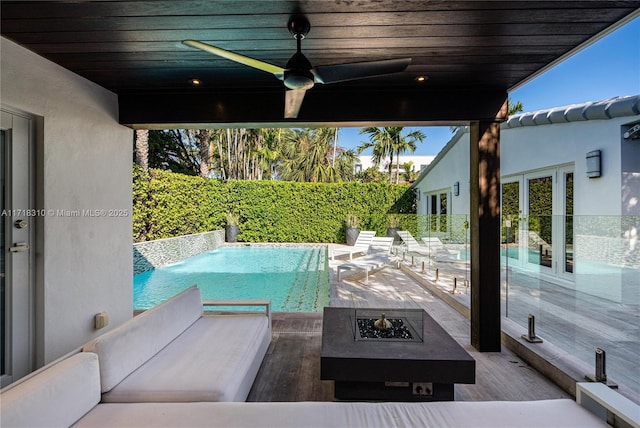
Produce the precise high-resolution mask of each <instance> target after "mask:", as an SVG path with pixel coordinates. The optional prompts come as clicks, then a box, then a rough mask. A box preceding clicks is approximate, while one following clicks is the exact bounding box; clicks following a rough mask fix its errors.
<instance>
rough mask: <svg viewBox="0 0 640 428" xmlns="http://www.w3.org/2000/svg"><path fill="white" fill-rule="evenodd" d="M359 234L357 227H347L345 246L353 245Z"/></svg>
mask: <svg viewBox="0 0 640 428" xmlns="http://www.w3.org/2000/svg"><path fill="white" fill-rule="evenodd" d="M359 234H360V228H359V227H347V245H352V246H353V245H355V244H356V240H357V239H358V235H359Z"/></svg>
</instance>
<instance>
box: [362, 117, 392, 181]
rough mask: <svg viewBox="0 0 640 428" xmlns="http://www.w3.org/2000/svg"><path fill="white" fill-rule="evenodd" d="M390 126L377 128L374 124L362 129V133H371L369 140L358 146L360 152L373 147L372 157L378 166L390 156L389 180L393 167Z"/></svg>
mask: <svg viewBox="0 0 640 428" xmlns="http://www.w3.org/2000/svg"><path fill="white" fill-rule="evenodd" d="M388 129H389V128H376V127H373V126H370V127H367V128H362V129H360V133H361V134H369V141H368V142H366V141H365V142H362V143H360V145H359V146H358V148H357V150H358V153H362V152H363V151H364V150H366V149H368V148H370V147H371V148H373V155H372V156H371V159H372V160H373V164H374V165H375V166H376V167H377V166H379V165H380V163H381V162H382V161H383V160H384V159H385V158H386V157H387V156H388V157H389V158H390V162H389V180H391V169H392V167H393V153H394V150H393V139H392V136H391V135H390V134H389V132H388Z"/></svg>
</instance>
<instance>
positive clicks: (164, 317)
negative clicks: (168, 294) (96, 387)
mask: <svg viewBox="0 0 640 428" xmlns="http://www.w3.org/2000/svg"><path fill="white" fill-rule="evenodd" d="M202 313H203V308H202V298H201V297H200V290H199V289H198V288H197V287H196V286H193V287H190V288H188V289H186V290H185V291H183V292H181V293H179V294H177V295H175V296H173V297H172V298H170V299H169V300H167V301H165V302H163V303H161V304H160V305H158V306H155V307H154V308H152V309H149V310H148V311H145V312H143V313H142V314H140V315H138V316H136V317H135V318H133V319H131V320H129V321H127V322H126V323H124V324H122V325H121V326H119V327H117V328H115V329H113V330H111V331H109V332H107V333H105V334H103V335H102V336H100V337H98V338H96V339H94V340H92V341H91V342H89V343H88V344H87V345H85V346H84V348H83V351H85V352H95V353H96V354H98V358H99V360H100V381H101V385H102V392H107V391H109V390H111V388H113V387H114V386H116V385H117V384H119V383H120V382H121V381H122V380H123V379H124V378H126V377H127V376H129V374H131V373H132V372H133V371H134V370H136V369H137V368H138V367H140V366H141V365H143V364H144V363H145V362H146V361H148V360H149V358H151V357H153V356H154V355H156V354H157V353H158V352H159V351H160V350H161V349H162V348H164V347H165V346H167V345H168V344H169V343H170V342H171V341H172V340H174V339H175V338H176V337H178V336H179V335H180V334H181V333H182V332H183V331H185V330H186V329H187V328H188V327H189V326H190V325H191V324H193V323H194V322H195V321H196V320H197V319H198V318H200V317H201V316H202Z"/></svg>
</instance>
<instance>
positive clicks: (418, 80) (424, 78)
mask: <svg viewBox="0 0 640 428" xmlns="http://www.w3.org/2000/svg"><path fill="white" fill-rule="evenodd" d="M427 79H428V77H427V76H418V77H416V82H424V81H426V80H427Z"/></svg>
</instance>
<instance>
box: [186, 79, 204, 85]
mask: <svg viewBox="0 0 640 428" xmlns="http://www.w3.org/2000/svg"><path fill="white" fill-rule="evenodd" d="M189 83H190V84H191V86H200V85H202V80H200V79H191V80H189Z"/></svg>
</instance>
